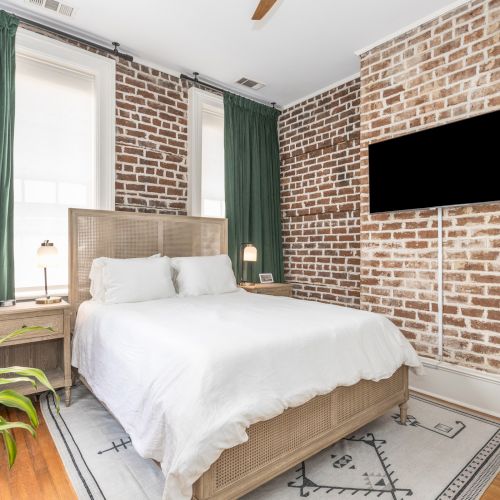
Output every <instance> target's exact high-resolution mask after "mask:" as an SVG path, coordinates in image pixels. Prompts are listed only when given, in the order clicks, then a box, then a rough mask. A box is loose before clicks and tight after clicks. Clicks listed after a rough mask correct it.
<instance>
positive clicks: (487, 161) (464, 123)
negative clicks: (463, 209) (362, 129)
mask: <svg viewBox="0 0 500 500" xmlns="http://www.w3.org/2000/svg"><path fill="white" fill-rule="evenodd" d="M368 156H369V183H370V212H371V213H376V212H389V211H393V210H409V209H416V208H428V207H438V206H448V205H464V204H469V203H481V202H491V201H498V200H500V111H494V112H491V113H486V114H483V115H480V116H475V117H473V118H468V119H465V120H460V121H457V122H453V123H449V124H447V125H441V126H438V127H434V128H430V129H427V130H423V131H421V132H415V133H412V134H408V135H404V136H401V137H396V138H394V139H389V140H387V141H382V142H378V143H374V144H370V145H369V148H368Z"/></svg>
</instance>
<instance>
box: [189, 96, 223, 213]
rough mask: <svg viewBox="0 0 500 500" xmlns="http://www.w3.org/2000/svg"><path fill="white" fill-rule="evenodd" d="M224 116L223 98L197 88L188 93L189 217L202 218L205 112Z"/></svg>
mask: <svg viewBox="0 0 500 500" xmlns="http://www.w3.org/2000/svg"><path fill="white" fill-rule="evenodd" d="M207 108H209V110H210V111H211V112H214V113H216V114H219V113H220V116H224V100H223V98H222V96H220V95H217V94H214V93H212V92H207V91H206V90H202V89H199V88H197V87H191V88H190V89H189V91H188V199H187V213H188V215H191V216H195V217H201V216H202V206H201V186H202V176H203V172H202V126H203V111H204V109H207Z"/></svg>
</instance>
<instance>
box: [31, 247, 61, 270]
mask: <svg viewBox="0 0 500 500" xmlns="http://www.w3.org/2000/svg"><path fill="white" fill-rule="evenodd" d="M36 257H37V265H38V267H54V266H55V265H57V248H56V247H55V246H54V243H51V242H50V241H49V240H45V241H44V242H43V243H42V244H41V245H40V248H39V249H38V250H37V252H36Z"/></svg>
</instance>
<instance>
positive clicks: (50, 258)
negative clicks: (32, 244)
mask: <svg viewBox="0 0 500 500" xmlns="http://www.w3.org/2000/svg"><path fill="white" fill-rule="evenodd" d="M36 256H37V265H38V267H42V268H43V276H44V279H45V297H39V298H38V299H36V303H37V304H56V303H58V302H61V297H51V296H50V295H49V292H48V289H47V268H48V267H54V266H55V265H57V248H56V247H55V246H54V243H51V242H50V241H49V240H45V241H43V242H42V244H41V245H40V248H39V249H38V250H37V252H36Z"/></svg>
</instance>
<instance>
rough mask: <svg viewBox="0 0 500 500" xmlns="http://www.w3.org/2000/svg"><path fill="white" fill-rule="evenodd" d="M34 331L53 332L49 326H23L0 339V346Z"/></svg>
mask: <svg viewBox="0 0 500 500" xmlns="http://www.w3.org/2000/svg"><path fill="white" fill-rule="evenodd" d="M36 330H48V331H50V332H53V331H54V329H53V328H52V327H50V326H25V327H24V328H19V330H14V331H13V332H12V333H9V334H8V335H6V336H5V337H2V338H0V344H1V343H2V342H5V341H7V340H10V339H12V338H14V337H17V336H19V335H23V334H25V333H28V332H34V331H36Z"/></svg>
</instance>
